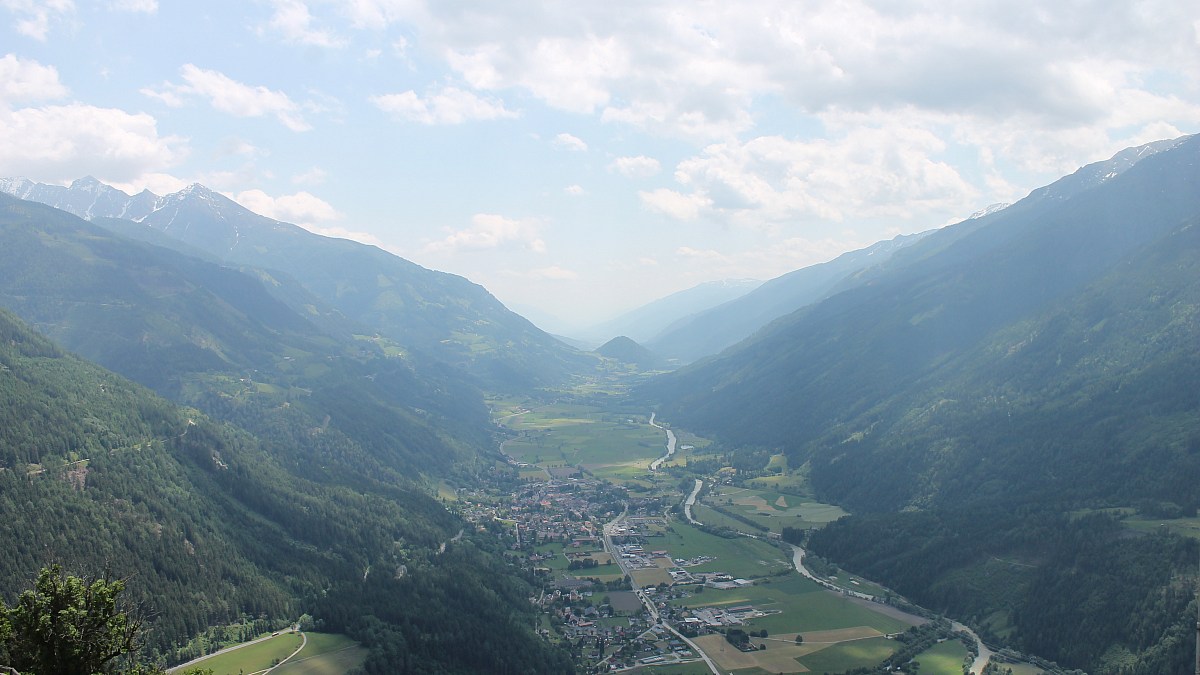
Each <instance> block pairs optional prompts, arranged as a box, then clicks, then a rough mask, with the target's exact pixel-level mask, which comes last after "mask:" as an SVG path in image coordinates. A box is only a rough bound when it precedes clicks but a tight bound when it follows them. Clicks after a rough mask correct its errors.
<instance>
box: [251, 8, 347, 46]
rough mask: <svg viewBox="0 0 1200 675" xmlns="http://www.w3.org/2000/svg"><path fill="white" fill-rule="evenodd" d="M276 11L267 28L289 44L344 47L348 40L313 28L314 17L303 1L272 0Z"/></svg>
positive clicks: (272, 14)
mask: <svg viewBox="0 0 1200 675" xmlns="http://www.w3.org/2000/svg"><path fill="white" fill-rule="evenodd" d="M271 5H272V7H273V9H274V11H273V12H272V13H271V20H270V21H269V22H268V23H267V28H269V29H270V30H273V31H275V32H277V33H279V34H280V35H282V36H283V39H284V40H286V41H287V42H294V43H296V44H302V45H311V46H314V47H343V46H345V45H346V40H345V39H343V38H340V37H338V36H336V35H334V34H332V33H330V32H329V31H325V30H320V29H317V28H314V27H313V16H312V14H311V12H310V11H309V8H308V5H307V4H306V3H304V2H302V1H301V0H271Z"/></svg>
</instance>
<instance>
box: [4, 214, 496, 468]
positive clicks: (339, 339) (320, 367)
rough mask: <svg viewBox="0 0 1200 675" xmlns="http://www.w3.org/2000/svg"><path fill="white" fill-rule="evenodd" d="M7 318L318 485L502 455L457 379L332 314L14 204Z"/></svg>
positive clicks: (9, 218) (247, 280) (8, 226)
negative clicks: (490, 450) (218, 426)
mask: <svg viewBox="0 0 1200 675" xmlns="http://www.w3.org/2000/svg"><path fill="white" fill-rule="evenodd" d="M267 282H268V283H271V284H272V285H273V286H274V287H275V290H276V293H278V292H280V291H279V289H280V288H281V287H282V286H283V283H282V282H280V281H279V280H275V279H271V278H269V277H267ZM302 293H303V292H302V291H300V290H295V291H294V292H293V294H294V295H297V296H299V295H302ZM0 305H4V306H8V307H10V308H11V309H13V310H14V311H16V312H17V313H18V314H19V315H21V316H22V317H23V318H24V319H25V320H27V321H30V322H33V323H34V324H35V325H36V326H37V327H38V328H40V329H42V330H44V331H46V332H47V333H48V334H49V335H51V336H52V337H53V338H55V339H56V340H59V341H61V342H62V343H63V344H64V345H65V346H67V347H68V348H69V349H72V350H74V351H76V352H78V353H80V354H81V355H83V356H85V357H87V358H90V359H93V360H95V361H96V362H98V363H100V364H101V365H104V366H106V367H108V368H111V369H113V370H115V371H117V372H120V373H122V374H123V375H125V376H127V377H130V378H132V379H135V380H138V381H140V382H142V383H143V384H146V385H147V386H150V387H153V388H154V389H156V390H157V391H159V392H160V393H162V394H163V395H165V396H168V397H170V398H172V399H175V400H177V401H180V402H185V403H189V404H192V405H196V406H198V407H201V408H202V409H204V410H205V411H206V412H209V413H210V414H213V415H216V416H218V417H220V418H222V419H225V420H229V421H232V422H234V423H236V424H238V425H239V426H242V427H243V428H246V429H247V430H250V431H251V432H253V433H255V434H257V435H259V436H261V437H263V438H266V439H270V440H271V441H272V442H273V443H275V444H276V445H277V451H278V452H279V453H280V454H281V455H288V456H291V457H292V458H293V460H292V461H294V462H295V463H296V465H297V466H300V467H303V468H304V470H305V471H309V472H311V475H314V476H316V475H317V474H323V475H325V476H326V478H329V477H331V476H333V475H337V476H339V477H340V478H339V480H352V479H358V478H362V477H367V476H370V477H373V479H385V478H387V479H392V480H408V477H411V476H415V475H418V474H420V473H433V474H439V475H445V474H446V473H448V472H449V471H451V470H452V469H453V468H454V467H455V464H456V462H462V461H468V464H469V460H470V459H471V458H472V457H474V455H475V454H476V452H478V451H479V450H480V449H482V448H485V447H487V444H488V443H489V436H488V434H489V431H488V422H487V417H486V412H485V410H484V409H483V406H482V402H481V395H480V393H479V392H478V390H476V389H475V388H474V387H473V386H472V385H470V384H468V383H466V382H465V378H464V376H463V375H461V374H460V373H458V372H457V371H456V370H454V369H450V368H448V367H446V366H445V365H443V364H440V363H438V362H432V363H431V362H429V360H427V359H422V358H420V355H411V354H410V355H408V356H400V355H397V354H394V353H393V354H391V355H389V353H388V352H387V351H385V350H387V349H389V345H388V343H387V342H386V341H378V340H363V339H355V338H354V336H353V334H352V331H350V330H343V331H342V332H332V331H328V330H325V329H323V328H321V327H318V325H317V323H314V321H313V320H312V319H313V317H314V316H317V317H319V316H322V315H329V314H331V313H332V312H331V310H323V309H321V308H319V305H320V303H319V301H317V300H315V299H314V300H310V302H309V303H308V307H309V308H310V309H311V311H309V312H306V313H305V314H300V313H298V312H296V311H295V310H293V309H292V307H290V306H289V305H288V304H286V303H284V302H282V301H280V300H279V299H277V297H276V295H274V294H272V293H270V292H268V290H267V286H266V285H265V284H264V281H263V279H262V278H260V277H257V276H251V275H249V274H246V273H243V272H241V271H238V270H232V269H228V268H225V267H222V266H220V265H218V264H216V263H212V262H206V261H203V260H199V259H196V258H192V257H189V256H185V255H181V254H179V253H176V252H174V251H171V250H168V249H163V248H160V247H156V246H151V245H148V244H143V243H140V242H137V241H134V240H130V239H126V238H123V237H118V236H116V235H114V234H112V233H110V232H108V231H106V230H103V229H101V228H99V227H96V226H95V225H92V224H89V223H87V222H85V221H82V220H80V219H78V218H76V217H74V216H72V215H70V214H67V213H65V212H62V211H58V210H56V209H52V208H49V207H47V206H44V205H41V204H36V203H33V202H26V201H20V200H15V199H12V198H9V197H7V196H0ZM314 429H317V430H319V433H311V430H314ZM321 458H323V459H324V461H320V462H316V463H314V462H310V461H306V460H311V459H321Z"/></svg>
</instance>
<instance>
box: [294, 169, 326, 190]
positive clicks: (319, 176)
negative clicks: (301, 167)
mask: <svg viewBox="0 0 1200 675" xmlns="http://www.w3.org/2000/svg"><path fill="white" fill-rule="evenodd" d="M327 178H329V173H328V172H326V171H325V170H324V169H322V168H320V167H316V166H314V167H313V168H311V169H309V170H308V171H305V172H304V173H299V174H296V175H295V176H292V182H293V183H295V184H296V185H321V184H322V183H324V182H325V180H326V179H327Z"/></svg>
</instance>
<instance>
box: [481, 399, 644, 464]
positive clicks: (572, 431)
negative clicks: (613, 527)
mask: <svg viewBox="0 0 1200 675" xmlns="http://www.w3.org/2000/svg"><path fill="white" fill-rule="evenodd" d="M514 409H519V406H516V405H515V404H513V403H511V402H500V401H497V402H494V403H493V410H496V411H497V413H501V412H502V411H509V410H514ZM498 420H499V422H500V423H501V424H503V425H505V426H507V427H508V428H510V429H512V430H513V431H515V432H517V434H518V435H517V436H516V437H514V438H511V439H509V440H508V441H507V442H506V443H505V444H504V451H505V452H506V453H508V454H509V455H510V456H512V457H513V458H514V459H516V460H517V461H519V462H525V463H528V464H537V465H539V466H551V465H554V466H558V465H565V466H577V465H582V466H584V467H586V468H587V469H588V470H589V471H591V472H592V473H593V474H595V475H596V476H597V477H600V478H608V479H610V480H614V481H619V482H627V481H633V480H638V479H641V478H643V477H644V476H645V475H646V474H647V472H648V470H649V466H650V463H651V462H652V461H654V459H656V458H658V457H660V456H661V455H662V453H663V452H664V451H665V449H666V434H665V433H664V432H663V431H661V430H659V429H655V428H653V427H651V426H649V425H647V424H646V423H645V419H644V418H642V417H634V416H631V415H628V414H619V413H606V412H603V411H601V410H600V409H599V408H594V407H590V406H581V405H564V404H558V405H551V406H545V407H542V408H538V409H536V410H531V411H529V412H527V413H524V414H516V415H514V414H512V413H511V412H507V413H503V414H498ZM524 474H525V472H523V473H522V475H523V476H524ZM530 475H531V476H532V475H533V474H532V473H531V474H530Z"/></svg>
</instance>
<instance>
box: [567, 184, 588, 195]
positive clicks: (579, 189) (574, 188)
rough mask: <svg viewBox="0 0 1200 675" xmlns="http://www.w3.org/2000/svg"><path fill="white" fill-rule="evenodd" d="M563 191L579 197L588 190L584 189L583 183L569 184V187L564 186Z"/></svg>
mask: <svg viewBox="0 0 1200 675" xmlns="http://www.w3.org/2000/svg"><path fill="white" fill-rule="evenodd" d="M563 192H565V193H567V194H569V195H571V196H572V197H578V196H580V195H582V194H585V192H586V191H585V190H584V189H583V186H582V185H568V186H567V187H565V188H563Z"/></svg>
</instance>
